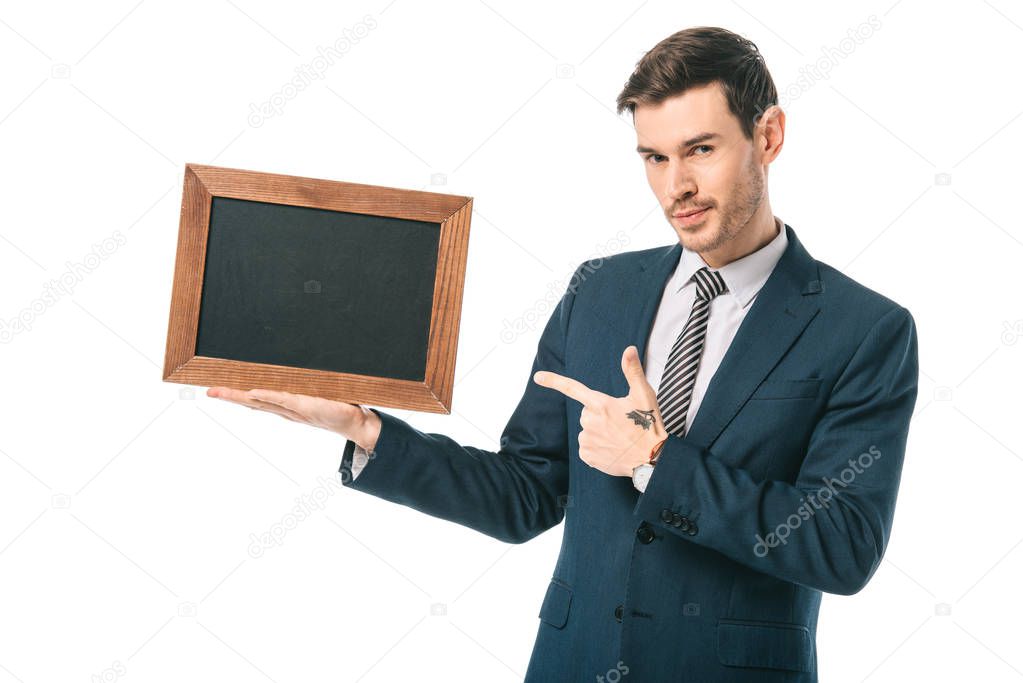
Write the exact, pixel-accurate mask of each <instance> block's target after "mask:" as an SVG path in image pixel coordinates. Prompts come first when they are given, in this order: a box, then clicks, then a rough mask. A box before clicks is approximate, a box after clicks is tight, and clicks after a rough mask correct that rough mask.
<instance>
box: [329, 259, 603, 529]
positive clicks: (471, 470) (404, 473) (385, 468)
mask: <svg viewBox="0 0 1023 683" xmlns="http://www.w3.org/2000/svg"><path fill="white" fill-rule="evenodd" d="M582 267H583V266H582V265H580V266H579V268H582ZM579 268H577V269H576V271H575V274H574V275H573V277H572V280H571V283H570V284H569V286H568V288H567V290H566V291H565V293H564V295H563V296H562V297H561V300H560V301H559V302H558V304H557V306H556V307H555V310H554V311H553V313H552V315H551V316H550V318H549V319H548V321H547V324H546V326H545V327H544V330H543V333H542V334H541V337H540V341H539V344H538V346H537V352H536V356H535V358H534V360H533V365H532V368H531V369H530V372H529V376H528V377H527V378H526V386H525V390H524V391H523V394H522V397H521V399H519V403H518V406H517V407H516V408H515V411H514V412H513V413H512V416H511V418H510V419H509V421H508V423H507V426H505V428H504V431H503V432H502V434H501V440H500V450H498V451H496V452H494V451H489V450H484V449H482V448H476V447H474V446H463V445H460V444H458V443H457V442H455V441H454V440H453V439H451V438H450V437H447V436H445V435H443V434H435V433H424V432H421V431H419V430H418V429H416V428H414V427H413V426H411V425H410V424H408V423H407V422H405V421H404V420H402V419H400V418H398V417H396V416H394V415H391V414H390V413H388V412H386V411H383V410H377V409H376V408H371V410H373V412H375V413H376V414H377V415H379V416H380V420H381V423H382V424H381V428H380V435H379V437H378V438H377V442H376V444H375V445H374V447H373V455H372V456H371V461H370V462H368V463H366V465H365V468H364V469H361V471H360V472H359V473H358V479H355V478H353V476H352V459H353V455H354V450H355V447H356V445H355V443H354V442H353V441H351V440H348V441H347V442H346V443H345V447H344V454H343V456H342V460H341V467H340V473H341V480H342V482H343V483H344V485H345V486H348V487H350V488H353V489H355V490H358V491H362V492H364V493H369V494H372V495H374V496H377V497H379V498H382V499H384V500H388V501H391V502H394V503H398V504H401V505H405V506H408V507H410V508H413V509H415V510H418V511H420V512H423V513H425V514H428V515H432V516H434V517H439V518H441V519H446V520H448V521H451V522H455V523H457V524H461V525H463V526H467V527H469V528H471V529H475V530H476V531H479V532H481V533H483V534H486V535H488V536H492V537H494V538H496V539H499V540H501V541H505V542H508V543H522V542H524V541H527V540H529V539H531V538H533V537H534V536H536V535H538V534H540V533H541V532H543V531H545V530H547V529H549V528H551V527H553V526H555V525H557V524H559V523H560V522H561V520H562V519H563V518H564V516H565V510H564V504H565V495H566V494H567V492H568V430H567V424H566V416H565V401H566V399H565V397H564V396H563V395H562V394H561V393H559V392H556V391H551V390H549V389H547V388H545V387H541V386H540V385H538V384H536V383H535V382H534V381H533V373H535V372H536V371H537V370H549V371H551V372H557V373H559V374H563V373H564V371H565V336H566V331H567V329H568V318H569V314H570V313H571V310H572V304H573V302H574V300H575V286H576V283H578V282H579V278H578V274H579ZM495 390H500V388H495Z"/></svg>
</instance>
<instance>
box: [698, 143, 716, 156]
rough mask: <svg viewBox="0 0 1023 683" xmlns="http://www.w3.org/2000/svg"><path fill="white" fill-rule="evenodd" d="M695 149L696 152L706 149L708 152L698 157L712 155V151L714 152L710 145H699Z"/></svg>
mask: <svg viewBox="0 0 1023 683" xmlns="http://www.w3.org/2000/svg"><path fill="white" fill-rule="evenodd" d="M693 149H694V150H698V149H705V150H707V151H706V152H704V153H702V154H698V155H697V156H707V155H708V154H710V153H711V151H712V150H713V149H714V148H713V147H711V146H710V145H697V146H696V147H693Z"/></svg>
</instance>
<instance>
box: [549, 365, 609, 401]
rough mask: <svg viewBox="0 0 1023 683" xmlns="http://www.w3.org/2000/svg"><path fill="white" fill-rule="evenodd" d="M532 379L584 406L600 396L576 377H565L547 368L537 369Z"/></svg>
mask: <svg viewBox="0 0 1023 683" xmlns="http://www.w3.org/2000/svg"><path fill="white" fill-rule="evenodd" d="M533 381H534V382H536V383H537V384H539V385H540V386H542V387H548V388H550V389H556V390H557V391H560V392H561V393H563V394H564V395H565V396H568V397H569V398H574V399H575V400H577V401H579V402H580V403H582V404H583V405H584V406H586V405H591V404H593V403H595V402H596V400H597V398H598V397H599V396H600V392H599V391H594V390H593V389H590V388H589V387H588V386H586V385H585V384H583V383H582V382H580V381H579V380H577V379H572V378H571V377H565V376H564V375H559V374H558V373H556V372H548V371H547V370H537V371H536V372H535V373H534V374H533Z"/></svg>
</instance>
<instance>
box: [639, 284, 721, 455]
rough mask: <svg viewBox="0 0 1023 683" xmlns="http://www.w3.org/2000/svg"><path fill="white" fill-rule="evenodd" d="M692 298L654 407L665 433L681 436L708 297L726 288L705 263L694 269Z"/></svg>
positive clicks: (704, 328)
mask: <svg viewBox="0 0 1023 683" xmlns="http://www.w3.org/2000/svg"><path fill="white" fill-rule="evenodd" d="M694 277H695V278H696V301H694V302H693V310H692V311H690V313H689V319H688V320H687V321H686V326H685V327H684V328H683V329H682V333H681V334H679V336H678V339H676V340H675V343H674V344H673V345H672V347H671V353H669V354H668V361H667V363H665V365H664V374H663V375H661V388H660V389H658V390H657V407H658V410H660V413H661V419H662V420H663V421H664V428H665V429H666V430H667V431H668V433H669V434H674V435H676V436H679V437H681V436H682V435H683V434H685V431H686V413H687V412H688V411H689V401H690V399H691V398H692V396H693V386H694V385H695V384H696V371H697V369H698V368H699V366H700V355H701V354H702V353H703V340H704V337H706V336H707V318H708V317H709V316H710V300H711V299H713V298H714V297H716V296H717V295H718V294H721V293H722V292H724V291H727V289H728V288H727V287H726V286H725V281H724V279H723V278H722V277H721V274H720V273H719V272H717V271H715V270H709V269H708V268H707V267H706V266H705V267H703V268H700V269H699V270H698V271H696V273H695V275H694Z"/></svg>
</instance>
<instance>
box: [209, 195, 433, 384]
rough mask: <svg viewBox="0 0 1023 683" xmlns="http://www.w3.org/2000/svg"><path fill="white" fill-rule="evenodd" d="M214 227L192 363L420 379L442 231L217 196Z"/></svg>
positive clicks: (384, 219) (414, 223)
mask: <svg viewBox="0 0 1023 683" xmlns="http://www.w3.org/2000/svg"><path fill="white" fill-rule="evenodd" d="M209 225H210V227H209V238H208V241H207V247H206V267H205V272H206V278H205V280H204V281H203V286H202V304H201V307H200V311H199V333H198V339H197V341H196V349H195V350H196V353H197V354H199V355H202V356H209V357H211V358H231V359H234V360H241V361H249V362H252V363H272V364H275V365H287V366H290V367H298V368H309V369H312V370H333V371H335V372H352V373H356V374H360V375H375V376H379V377H390V378H393V379H407V380H423V379H424V378H425V376H426V350H427V344H428V342H429V335H430V315H431V312H432V308H433V282H434V278H435V275H436V269H437V246H438V243H439V240H440V225H439V224H436V223H427V222H424V221H413V220H402V219H398V218H389V217H384V216H367V215H364V214H357V213H347V212H342V211H326V210H324V209H311V208H308V207H301V206H286V205H281V204H269V203H266V202H253V201H247V200H243V199H231V198H227V197H214V198H213V206H212V208H211V211H210V224H209ZM396 245H401V248H400V249H396V248H395V246H396Z"/></svg>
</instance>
